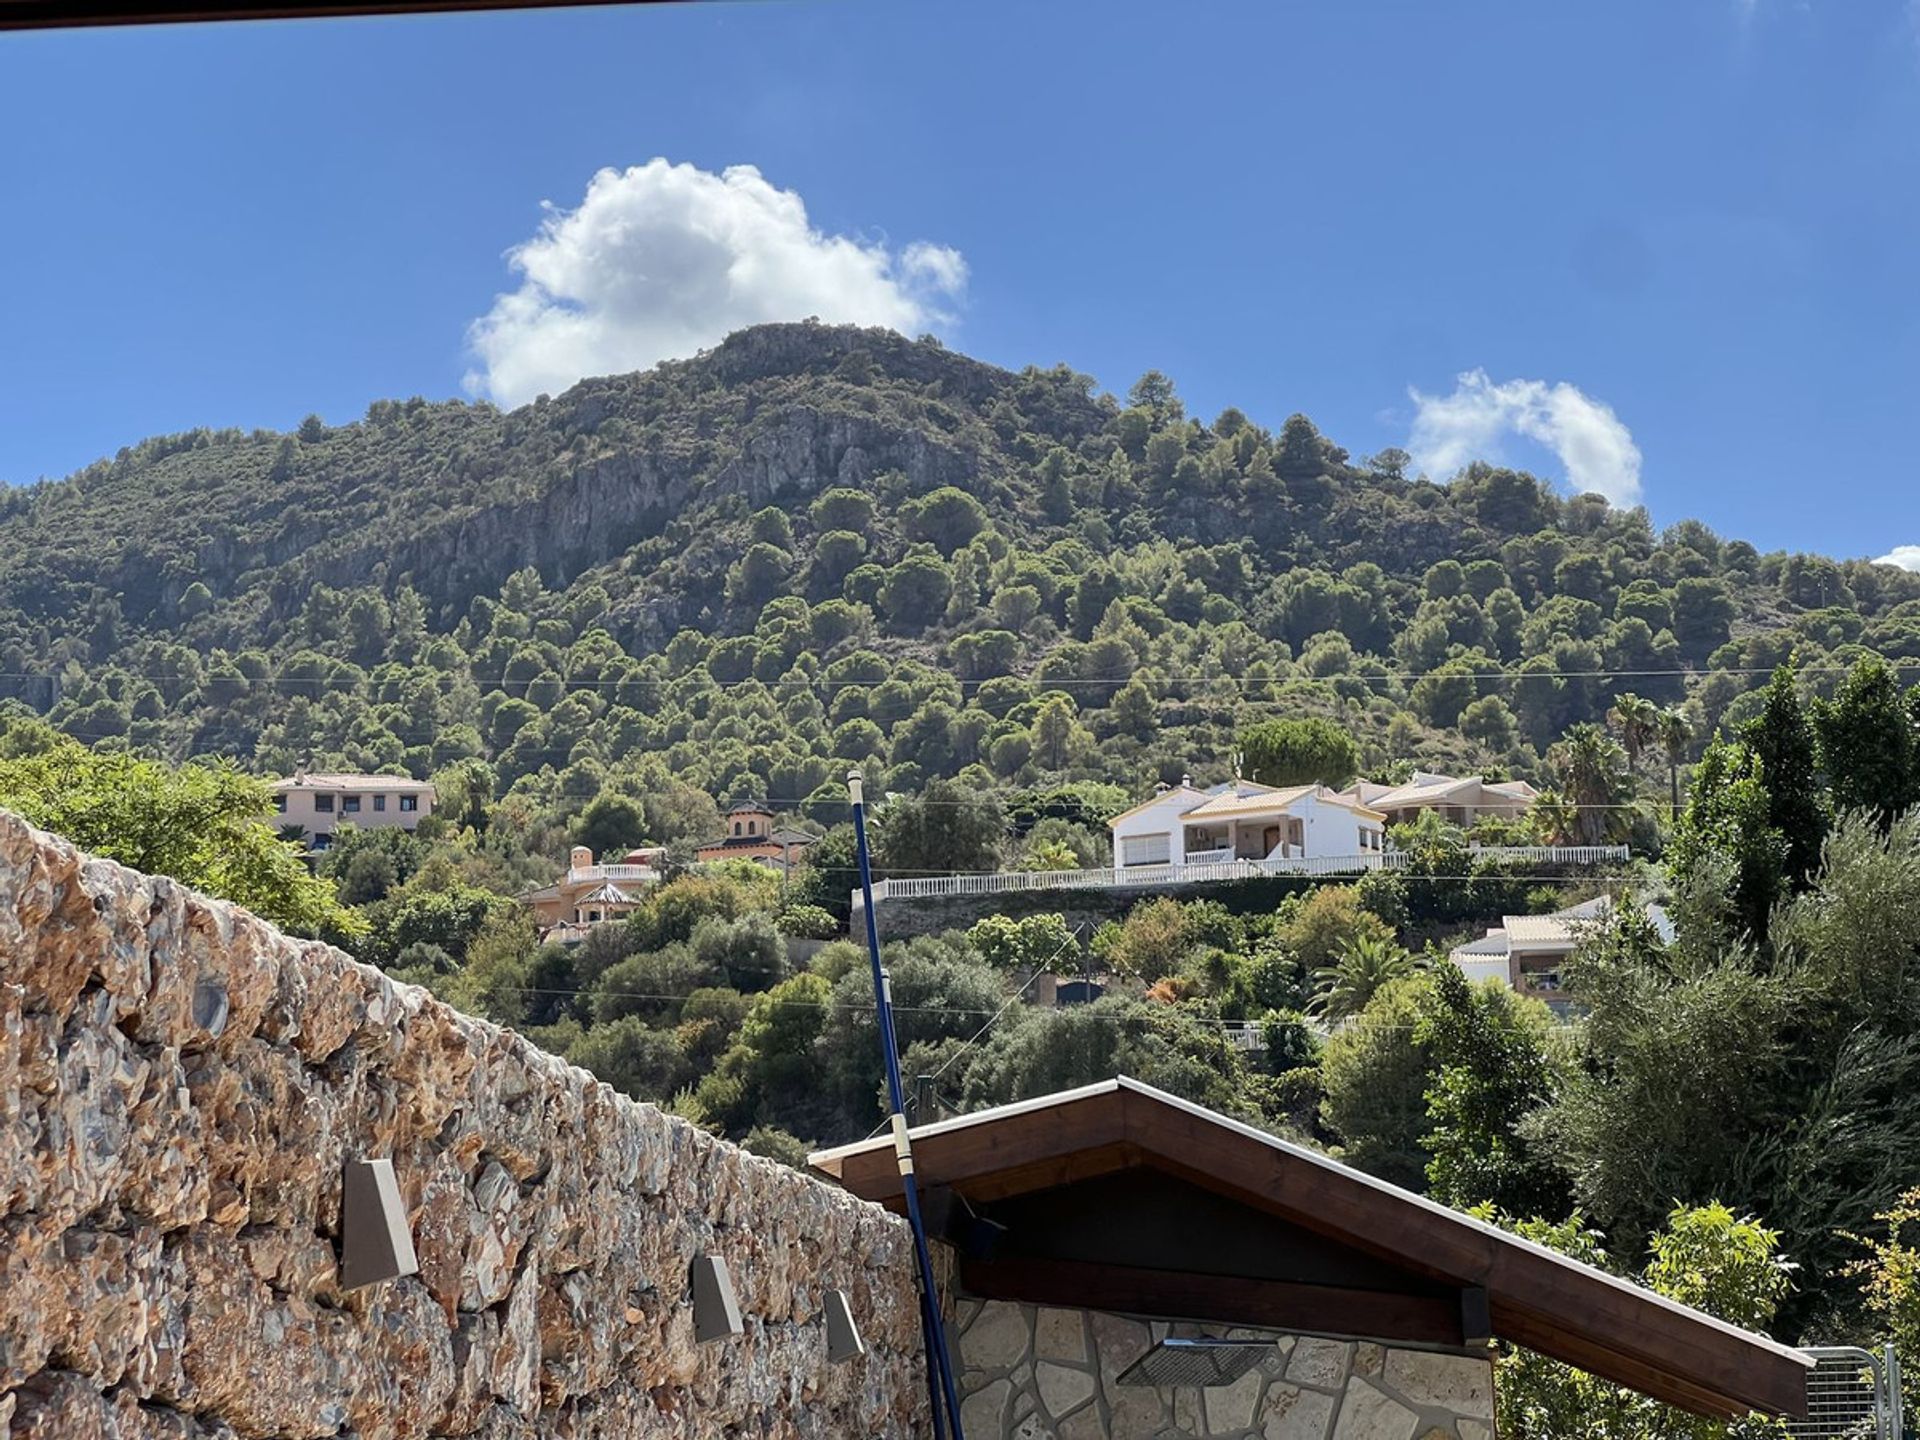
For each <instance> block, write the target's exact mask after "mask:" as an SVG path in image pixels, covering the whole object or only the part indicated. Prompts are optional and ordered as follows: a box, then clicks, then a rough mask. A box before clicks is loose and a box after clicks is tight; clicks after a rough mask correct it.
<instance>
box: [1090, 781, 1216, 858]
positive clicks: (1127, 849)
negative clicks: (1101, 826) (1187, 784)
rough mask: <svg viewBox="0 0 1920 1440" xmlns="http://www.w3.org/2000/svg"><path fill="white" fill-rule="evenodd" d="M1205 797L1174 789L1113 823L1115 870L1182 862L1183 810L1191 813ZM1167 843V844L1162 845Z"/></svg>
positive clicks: (1198, 793) (1196, 791)
mask: <svg viewBox="0 0 1920 1440" xmlns="http://www.w3.org/2000/svg"><path fill="white" fill-rule="evenodd" d="M1205 799H1206V796H1204V795H1203V794H1201V793H1200V792H1199V791H1198V790H1192V789H1185V788H1180V789H1173V790H1169V791H1167V792H1166V793H1165V794H1164V795H1159V796H1156V797H1154V799H1152V800H1151V801H1149V802H1147V803H1146V804H1145V805H1142V806H1140V807H1139V808H1138V809H1136V810H1135V811H1134V812H1133V813H1132V814H1130V815H1122V816H1121V817H1120V818H1119V819H1118V820H1116V821H1114V823H1113V868H1114V870H1115V872H1121V871H1125V870H1126V869H1128V868H1129V867H1130V866H1135V865H1149V864H1151V865H1166V864H1175V865H1177V864H1179V863H1180V862H1181V859H1182V858H1183V857H1182V850H1181V847H1182V845H1183V844H1184V843H1185V831H1184V827H1183V826H1182V825H1181V823H1180V816H1181V813H1182V812H1183V811H1187V810H1191V809H1192V808H1193V807H1194V806H1196V805H1198V804H1200V803H1201V802H1202V801H1203V800H1205ZM1163 842H1164V843H1163Z"/></svg>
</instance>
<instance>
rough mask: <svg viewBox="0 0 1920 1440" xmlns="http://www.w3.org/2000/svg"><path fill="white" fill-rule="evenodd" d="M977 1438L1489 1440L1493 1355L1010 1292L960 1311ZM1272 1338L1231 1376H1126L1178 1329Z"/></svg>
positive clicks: (972, 1438) (965, 1403) (969, 1418)
mask: <svg viewBox="0 0 1920 1440" xmlns="http://www.w3.org/2000/svg"><path fill="white" fill-rule="evenodd" d="M955 1330H956V1331H957V1332H958V1335H959V1339H958V1342H957V1344H958V1348H959V1365H960V1370H961V1377H962V1391H963V1395H964V1398H963V1399H962V1400H961V1402H960V1404H961V1409H960V1416H961V1420H962V1422H963V1423H964V1425H965V1427H966V1432H967V1437H968V1440H1001V1437H1013V1440H1173V1437H1182V1440H1189V1437H1190V1440H1491V1437H1492V1435H1493V1364H1492V1361H1491V1359H1490V1358H1485V1357H1482V1356H1476V1355H1464V1354H1438V1353H1433V1352H1428V1351H1421V1350H1399V1349H1392V1348H1388V1347H1385V1346H1381V1345H1372V1344H1364V1343H1362V1344H1354V1343H1349V1342H1346V1341H1340V1340H1321V1339H1316V1338H1314V1337H1311V1336H1306V1335H1282V1334H1279V1333H1277V1332H1273V1331H1261V1330H1245V1329H1236V1330H1226V1331H1219V1330H1203V1329H1201V1328H1200V1327H1196V1326H1192V1325H1184V1324H1182V1325H1172V1326H1169V1325H1166V1324H1162V1323H1159V1322H1153V1323H1148V1322H1143V1321H1139V1320H1128V1319H1123V1318H1121V1317H1119V1316H1115V1315H1105V1314H1101V1313H1099V1312H1097V1311H1083V1310H1053V1309H1046V1308H1037V1307H1035V1306H1032V1305H1012V1304H1007V1303H1005V1302H1002V1301H988V1302H986V1303H984V1304H982V1303H980V1302H978V1301H970V1300H963V1301H961V1302H960V1305H959V1308H958V1312H957V1314H956V1317H955ZM1170 1333H1171V1334H1175V1335H1199V1334H1221V1335H1224V1336H1228V1337H1231V1338H1235V1339H1240V1338H1248V1339H1260V1340H1263V1341H1271V1342H1272V1346H1273V1349H1272V1352H1271V1353H1270V1354H1269V1355H1268V1356H1267V1357H1266V1358H1265V1359H1264V1360H1262V1361H1261V1362H1260V1364H1259V1365H1258V1366H1256V1367H1255V1368H1254V1369H1253V1370H1251V1371H1249V1372H1248V1373H1247V1374H1246V1375H1245V1376H1244V1377H1242V1378H1241V1379H1240V1380H1238V1381H1236V1382H1235V1383H1234V1384H1232V1385H1226V1386H1219V1387H1214V1388H1209V1389H1199V1388H1187V1387H1182V1388H1179V1389H1152V1388H1149V1387H1146V1386H1135V1385H1119V1384H1116V1383H1115V1382H1116V1380H1117V1379H1118V1378H1119V1376H1120V1374H1121V1372H1122V1371H1124V1370H1125V1369H1126V1368H1127V1367H1128V1366H1129V1365H1131V1364H1133V1362H1134V1361H1135V1360H1138V1359H1139V1358H1140V1357H1141V1356H1142V1355H1144V1354H1145V1353H1146V1352H1147V1350H1148V1349H1149V1348H1150V1347H1151V1346H1152V1344H1153V1342H1154V1341H1156V1340H1159V1339H1162V1338H1163V1337H1165V1336H1166V1335H1168V1334H1170Z"/></svg>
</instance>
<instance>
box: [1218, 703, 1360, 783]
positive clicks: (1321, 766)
mask: <svg viewBox="0 0 1920 1440" xmlns="http://www.w3.org/2000/svg"><path fill="white" fill-rule="evenodd" d="M1240 756H1241V765H1242V770H1243V773H1244V774H1245V775H1246V777H1247V778H1248V779H1249V780H1257V781H1259V782H1260V783H1261V784H1263V785H1304V784H1307V783H1308V782H1310V781H1319V782H1320V783H1321V784H1323V785H1344V784H1346V783H1347V782H1348V781H1349V780H1351V779H1352V778H1353V776H1354V772H1355V771H1356V770H1357V769H1359V767H1360V747H1359V745H1358V744H1356V743H1355V742H1354V738H1353V736H1351V735H1349V734H1348V733H1347V732H1346V731H1345V730H1342V729H1341V728H1340V727H1339V726H1338V725H1336V724H1334V723H1333V722H1332V721H1331V720H1323V719H1321V718H1320V717H1319V716H1317V715H1309V716H1304V717H1299V718H1290V719H1286V720H1263V721H1261V722H1260V723H1259V724H1257V725H1250V726H1248V727H1247V728H1246V729H1245V730H1242V731H1241V732H1240Z"/></svg>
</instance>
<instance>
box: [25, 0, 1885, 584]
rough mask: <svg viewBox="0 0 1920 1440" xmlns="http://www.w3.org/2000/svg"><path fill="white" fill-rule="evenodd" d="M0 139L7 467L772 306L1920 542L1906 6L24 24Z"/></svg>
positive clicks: (1677, 496)
mask: <svg viewBox="0 0 1920 1440" xmlns="http://www.w3.org/2000/svg"><path fill="white" fill-rule="evenodd" d="M0 134H4V135H6V136H8V137H9V141H8V143H7V144H6V145H4V146H0V206H3V207H4V212H3V213H4V218H5V222H6V223H4V224H0V276H4V277H5V278H4V281H0V284H3V285H4V305H3V306H0V479H5V480H9V481H14V482H19V481H26V480H31V479H33V478H35V477H37V476H39V475H43V474H46V475H58V474H62V473H65V472H67V471H69V470H71V469H74V468H76V467H78V466H79V465H82V464H84V463H86V462H87V461H89V460H90V459H93V458H94V457H96V456H98V455H101V454H107V453H111V452H112V451H113V450H114V449H116V448H117V447H118V446H120V445H122V444H125V443H127V442H129V441H132V440H135V439H137V438H139V437H141V436H144V435H147V434H151V433H156V432H162V431H172V430H180V429H186V428H189V427H191V426H195V425H203V424H204V425H213V426H220V425H241V426H255V425H269V426H276V427H289V426H292V425H293V424H296V423H297V422H298V421H299V419H300V418H301V416H303V415H304V414H306V413H307V412H309V411H316V410H317V411H318V412H320V413H321V414H322V415H324V416H326V417H327V418H328V419H330V420H348V419H352V418H354V417H355V416H357V415H358V414H360V413H361V412H362V411H363V410H364V408H365V406H366V404H367V402H368V401H370V400H373V399H376V398H380V397H388V396H392V397H405V396H408V395H413V394H425V395H428V396H434V397H439V396H450V395H458V394H463V393H468V390H467V389H466V388H463V387H476V388H477V390H478V391H479V392H481V393H485V392H487V391H489V390H491V392H492V393H494V394H496V395H498V396H500V397H501V398H502V399H507V400H511V399H513V398H515V397H516V396H518V395H520V394H522V393H532V392H531V389H530V388H529V387H533V386H542V385H545V384H546V383H547V382H548V381H549V380H550V379H551V378H552V377H555V376H562V377H563V376H564V375H565V373H566V372H567V371H568V370H569V368H570V367H571V368H573V369H575V370H576V371H577V370H578V369H580V368H582V367H586V368H594V367H600V366H605V365H609V364H616V363H617V364H619V365H620V368H631V366H632V365H634V364H638V363H642V362H643V361H645V360H648V359H651V358H655V357H656V356H657V355H659V354H664V353H673V352H674V351H675V350H676V349H684V348H685V347H686V346H688V345H693V344H697V343H703V342H704V341H705V340H706V338H707V335H706V332H707V331H710V330H717V329H724V328H725V327H726V326H728V325H729V324H731V323H733V322H734V321H735V320H737V319H740V318H743V317H744V318H761V317H765V318H774V316H775V315H776V314H777V313H779V312H781V311H782V310H783V309H785V310H787V311H788V312H789V313H795V314H799V313H821V314H823V315H827V316H844V317H846V318H863V319H874V318H879V319H892V320H894V321H895V322H896V323H900V324H903V325H907V326H910V327H913V328H927V329H933V330H935V331H937V332H939V333H941V334H942V335H943V336H945V337H946V339H947V340H948V342H949V343H950V344H952V345H954V346H955V347H956V348H960V349H964V350H967V351H969V352H971V353H973V354H977V355H979V356H981V357H983V358H985V359H989V360H993V361H997V362H1001V363H1005V364H1009V365H1019V364H1025V363H1028V362H1034V363H1040V364H1052V363H1054V362H1057V361H1066V362H1067V363H1069V364H1072V365H1074V366H1075V367H1077V368H1079V369H1082V370H1085V371H1088V372H1090V373H1092V374H1093V375H1095V376H1096V377H1097V378H1098V379H1099V380H1100V381H1101V382H1102V383H1103V384H1104V385H1106V386H1108V387H1111V388H1113V389H1116V390H1124V389H1125V387H1126V386H1127V385H1128V384H1129V383H1130V382H1131V381H1132V380H1133V378H1134V377H1135V376H1137V375H1138V374H1139V373H1140V372H1141V371H1142V370H1144V369H1146V368H1148V367H1158V368H1160V369H1163V370H1165V371H1167V372H1168V373H1169V374H1170V375H1172V376H1173V378H1174V380H1175V382H1176V383H1177V385H1178V386H1179V388H1180V390H1181V393H1182V394H1183V395H1184V396H1185V397H1186V399H1187V401H1188V404H1189V407H1190V408H1191V409H1193V410H1194V411H1196V412H1199V413H1203V414H1207V415H1211V414H1213V413H1215V412H1216V411H1217V410H1219V409H1220V408H1221V407H1222V406H1224V405H1227V404H1237V405H1239V406H1241V407H1242V408H1243V409H1245V410H1247V411H1248V412H1249V413H1251V414H1253V415H1254V416H1255V417H1256V418H1258V419H1261V420H1263V421H1265V422H1267V423H1273V424H1277V423H1278V422H1279V421H1280V420H1281V419H1284V418H1285V416H1286V415H1287V414H1289V413H1291V412H1292V411H1294V410H1301V411H1304V412H1306V413H1307V414H1308V415H1310V416H1312V417H1313V419H1314V420H1315V421H1316V422H1317V423H1318V424H1319V425H1320V426H1321V428H1322V429H1323V430H1325V431H1326V432H1327V433H1328V434H1330V435H1331V436H1333V437H1334V438H1335V439H1336V440H1338V441H1339V442H1340V443H1342V444H1345V445H1346V446H1348V447H1349V448H1350V449H1351V450H1353V451H1354V452H1356V453H1366V452H1369V451H1373V450H1377V449H1379V448H1382V447H1384V446H1387V445H1396V444H1397V445H1407V444H1409V442H1410V441H1417V442H1418V444H1417V446H1416V448H1417V449H1419V451H1420V452H1421V454H1422V456H1423V458H1427V459H1429V460H1430V461H1431V462H1432V463H1433V464H1434V465H1436V466H1445V465H1448V464H1451V463H1453V462H1454V461H1455V460H1456V459H1457V458H1458V457H1459V456H1460V455H1462V454H1465V453H1468V452H1471V451H1476V450H1484V451H1490V452H1496V453H1498V454H1501V455H1504V456H1505V457H1506V458H1508V459H1510V460H1512V461H1515V462H1518V463H1525V464H1528V465H1530V466H1532V467H1533V468H1536V469H1537V470H1539V471H1540V472H1541V473H1544V474H1550V475H1553V476H1554V477H1555V478H1565V477H1566V476H1568V474H1569V473H1570V472H1571V473H1575V474H1579V475H1584V476H1586V477H1587V478H1588V480H1589V481H1590V482H1591V483H1598V484H1604V485H1607V486H1609V487H1611V488H1612V489H1614V490H1615V491H1616V493H1620V494H1623V495H1625V494H1631V493H1632V490H1633V485H1634V484H1635V483H1636V482H1637V484H1638V487H1639V493H1640V495H1641V496H1642V498H1643V499H1644V501H1645V503H1647V504H1648V505H1649V507H1650V508H1651V509H1652V511H1653V514H1654V517H1655V519H1656V520H1657V521H1658V522H1660V523H1662V524H1665V523H1670V522H1671V521H1673V520H1676V519H1679V518H1681V517H1683V516H1687V515H1697V516H1699V517H1700V518H1703V519H1705V520H1707V521H1708V522H1709V523H1710V524H1712V525H1714V526H1715V527H1716V528H1718V529H1719V530H1721V531H1722V532H1723V533H1726V534H1729V535H1739V536H1744V537H1746V538H1750V539H1752V540H1754V541H1755V542H1756V543H1758V544H1760V545H1761V546H1762V547H1763V548H1804V549H1817V550H1823V551H1827V552H1831V553H1835V554H1839V555H1843V556H1846V555H1874V554H1880V553H1884V552H1886V551H1888V550H1890V549H1891V548H1893V547H1894V546H1896V545H1900V544H1920V486H1917V485H1916V484H1915V482H1914V477H1913V474H1912V469H1913V458H1912V457H1913V448H1914V447H1913V443H1912V434H1911V431H1912V416H1913V414H1914V411H1915V400H1916V397H1917V396H1920V385H1917V384H1916V382H1920V328H1917V325H1916V295H1915V278H1914V272H1915V263H1916V257H1917V256H1920V184H1917V183H1916V182H1917V181H1920V5H1910V4H1908V3H1906V0H1845V3H1841V0H1801V3H1797V4H1796V3H1788V0H1698V3H1691V0H1687V3H1683V0H1658V3H1654V0H1608V3H1606V4H1604V5H1603V4H1593V5H1587V6H1582V7H1574V6H1569V5H1541V4H1539V3H1537V0H1526V3H1520V0H1515V3H1461V4H1450V5H1435V4H1432V3H1431V0H1407V3H1397V4H1389V3H1378V4H1364V5H1332V4H1321V5H1313V6H1308V5H1294V4H1273V3H1264V4H1246V5H1240V4H1228V3H1224V0H1219V3H1210V4H1204V5H1176V4H1172V3H1166V0H1162V3H1157V4H1150V5H1149V4H1134V3H1127V0H1091V3H1089V0H1082V3H1065V0H1055V3H1051V4H1046V5H1030V4H1014V3H1004V0H995V3H968V4H964V5H963V4H959V3H948V4H943V5H910V6H897V5H892V4H879V3H866V0H832V3H828V0H767V3H761V4H754V5H732V4H727V5H720V4H712V5H709V4H702V5H695V6H676V7H661V8H652V7H647V8H639V9H585V10H572V11H543V12H533V13H521V14H484V15H472V16H461V17H454V18H440V17H436V18H432V19H426V18H418V17H412V18H386V19H369V20H354V21H333V22H301V23H275V24H250V25H230V26H220V27H205V26H195V27H183V28H177V29H146V30H131V31H123V32H117V33H102V32H80V33H69V34H37V35H24V36H23V35H11V36H0ZM656 157H663V158H664V160H665V161H667V162H671V163H670V165H669V164H662V165H657V166H651V167H649V166H648V162H650V161H652V160H654V159H655V158H656ZM738 166H751V167H755V168H756V169H757V171H758V175H757V176H754V175H752V174H748V173H745V172H740V171H734V172H733V173H732V174H731V175H727V174H725V173H724V172H726V171H727V170H728V167H738ZM608 167H612V169H613V170H614V171H615V172H616V173H615V174H612V175H609V176H607V177H606V178H605V179H604V180H603V181H602V182H600V184H599V185H598V186H596V188H595V190H594V192H593V193H592V195H591V196H590V194H589V184H590V182H591V181H592V180H593V177H594V175H595V173H596V172H598V171H600V170H602V169H604V168H608ZM630 167H633V168H630ZM674 167H678V168H674ZM542 202H551V204H552V206H554V207H557V208H556V209H555V210H553V211H544V212H543V210H542V208H541V205H542ZM802 206H804V220H802V219H800V218H799V215H800V208H801V207H802ZM543 217H545V218H546V220H547V221H548V223H549V227H550V228H549V229H548V230H547V231H546V232H544V233H543V232H542V231H541V226H542V223H543ZM530 241H532V242H535V243H534V244H533V245H532V246H531V248H529V249H522V250H520V251H519V254H520V257H521V262H522V263H521V266H520V268H515V266H514V264H513V263H511V262H510V259H509V254H510V252H514V251H515V250H516V247H525V246H527V245H528V242H530ZM716 266H718V267H719V268H718V269H716ZM743 276H745V277H746V278H744V279H743V278H742V277H743ZM963 276H964V283H962V281H963ZM503 294H508V295H510V296H512V297H513V298H512V299H510V300H508V301H507V302H504V303H502V304H500V305H498V306H496V297H497V296H500V295H503ZM799 306H803V307H805V308H803V309H798V310H795V309H793V308H792V307H799ZM489 316H491V317H492V318H491V320H490V321H489V322H488V323H487V324H486V325H484V326H483V327H482V329H481V330H479V331H475V330H474V328H473V327H474V325H475V322H477V321H481V320H482V319H483V317H489ZM1463 375H1464V376H1477V378H1472V379H1469V380H1468V381H1466V382H1462V380H1461V379H1460V377H1462V376H1463ZM553 388H557V386H554V387H553ZM1416 396H1423V397H1426V398H1425V402H1424V404H1423V403H1422V401H1421V400H1419V399H1417V398H1416Z"/></svg>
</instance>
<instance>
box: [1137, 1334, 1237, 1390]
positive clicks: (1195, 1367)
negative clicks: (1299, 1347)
mask: <svg viewBox="0 0 1920 1440" xmlns="http://www.w3.org/2000/svg"><path fill="white" fill-rule="evenodd" d="M1272 1353H1273V1342H1272V1341H1271V1340H1206V1339H1196V1340H1176V1339H1172V1338H1169V1339H1166V1340H1162V1341H1161V1342H1160V1343H1159V1344H1158V1345H1155V1346H1154V1347H1153V1348H1152V1349H1151V1350H1149V1351H1147V1353H1146V1354H1144V1355H1142V1356H1141V1357H1140V1358H1139V1359H1138V1360H1136V1361H1134V1362H1133V1364H1131V1365H1129V1366H1128V1367H1127V1368H1126V1370H1125V1371H1124V1372H1123V1373H1122V1374H1121V1376H1120V1380H1119V1383H1120V1384H1122V1385H1152V1386H1155V1387H1160V1386H1174V1385H1193V1386H1198V1387H1200V1388H1201V1389H1205V1388H1207V1387H1209V1386H1214V1385H1231V1384H1232V1383H1233V1382H1234V1381H1236V1380H1238V1379H1239V1378H1240V1377H1241V1376H1242V1375H1244V1374H1246V1373H1247V1372H1248V1371H1249V1370H1251V1369H1253V1367H1254V1366H1256V1365H1258V1364H1259V1363H1260V1362H1261V1361H1262V1360H1264V1359H1265V1358H1266V1357H1267V1356H1269V1355H1271V1354H1272Z"/></svg>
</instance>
